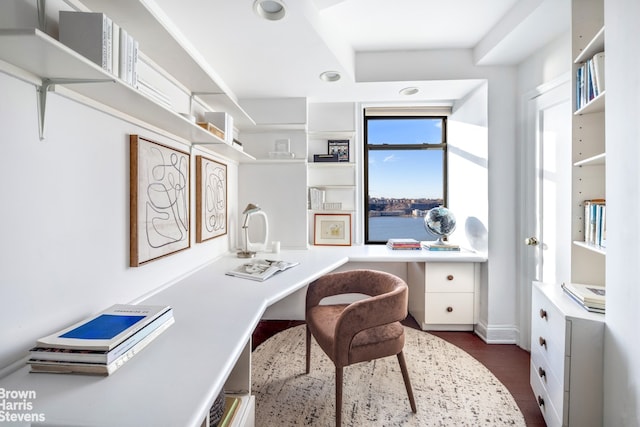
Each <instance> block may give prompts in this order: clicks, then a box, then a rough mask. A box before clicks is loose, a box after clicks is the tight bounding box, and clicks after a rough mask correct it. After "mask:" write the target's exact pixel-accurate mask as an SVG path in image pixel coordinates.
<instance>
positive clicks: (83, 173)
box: [0, 73, 238, 370]
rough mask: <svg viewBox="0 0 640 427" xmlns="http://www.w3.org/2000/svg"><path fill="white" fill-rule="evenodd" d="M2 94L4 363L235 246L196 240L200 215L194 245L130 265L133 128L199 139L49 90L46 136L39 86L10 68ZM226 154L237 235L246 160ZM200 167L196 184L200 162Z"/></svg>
mask: <svg viewBox="0 0 640 427" xmlns="http://www.w3.org/2000/svg"><path fill="white" fill-rule="evenodd" d="M0 93H2V97H3V102H1V103H0V128H1V129H2V134H3V137H2V141H3V159H4V161H3V167H2V168H0V182H2V183H3V184H2V185H1V186H0V196H1V198H2V205H3V209H2V213H1V214H0V215H1V217H0V218H1V222H0V224H2V225H1V226H0V227H1V228H0V230H1V234H2V239H0V253H1V254H2V256H1V257H0V301H2V310H1V311H0V324H2V325H3V327H2V328H0V370H1V369H2V368H3V367H5V366H7V365H8V364H10V363H11V362H13V361H15V360H17V359H19V358H20V357H22V356H24V355H26V351H27V349H28V348H29V347H30V346H32V345H33V343H34V340H35V339H37V338H38V337H40V336H43V335H45V334H48V333H51V332H53V331H55V330H57V329H60V328H62V327H64V326H67V325H68V324H69V323H71V322H73V321H76V320H79V319H81V318H83V317H85V316H87V315H89V314H91V313H94V312H96V311H99V310H101V309H103V308H106V307H107V306H109V305H111V304H114V303H127V302H130V301H133V300H136V299H137V298H138V297H140V296H141V295H144V294H146V293H148V292H151V291H153V290H154V289H156V288H158V287H160V286H163V285H165V284H168V283H171V282H172V281H174V280H176V279H177V278H179V277H181V276H183V275H185V274H187V273H189V272H191V271H193V270H194V269H196V268H198V267H199V266H201V265H203V264H205V263H207V262H208V261H210V260H212V259H213V258H214V257H216V256H217V255H219V254H221V253H223V252H225V251H226V250H228V247H229V237H228V236H229V235H227V236H223V237H219V238H217V239H214V240H211V241H208V242H205V243H201V244H198V243H195V234H194V231H195V222H194V221H195V215H192V216H191V228H192V234H191V248H190V249H187V250H185V251H182V252H180V253H177V254H175V255H172V256H168V257H165V258H163V259H160V260H157V261H154V262H151V263H149V264H146V265H144V266H142V267H138V268H130V267H129V258H128V257H129V249H128V248H129V137H128V135H129V134H135V133H138V134H141V135H143V136H145V137H148V138H150V139H152V140H154V141H157V142H160V143H164V144H166V145H170V146H173V147H175V148H178V149H181V150H184V151H187V152H188V151H189V147H188V146H187V145H185V144H183V143H181V142H179V141H174V140H171V139H169V138H167V137H166V136H163V135H158V134H155V133H153V132H151V131H148V130H145V129H144V128H141V127H140V126H137V125H134V124H132V123H129V122H127V121H124V120H121V119H117V118H115V117H112V116H109V115H107V114H105V113H102V112H100V111H97V110H95V109H92V108H88V107H86V106H84V105H81V104H79V103H77V102H75V101H71V100H69V99H67V98H64V97H62V96H60V95H58V94H50V95H49V101H48V106H47V115H46V124H47V128H46V136H47V137H46V139H45V140H44V141H40V139H39V137H38V120H37V107H36V90H35V87H34V86H33V85H31V84H27V83H24V82H22V81H19V80H17V79H15V78H13V77H10V76H8V75H6V74H3V73H0ZM196 154H207V155H208V156H209V157H213V158H217V157H215V156H213V155H212V154H210V153H208V152H206V151H200V150H198V149H194V151H193V156H195V155H196ZM192 160H193V159H192ZM223 161H224V160H223ZM224 162H225V163H227V164H228V179H229V187H228V194H229V197H230V199H229V212H228V213H229V218H230V219H231V220H230V224H229V225H230V231H229V233H230V234H232V233H233V232H234V227H236V224H235V222H234V221H233V218H236V217H237V207H236V206H237V197H236V194H237V174H238V167H237V164H235V163H232V162H229V161H224ZM192 164H193V162H192ZM191 175H192V176H191V182H192V184H194V183H195V170H194V169H193V167H192V173H191ZM191 205H192V209H195V196H194V195H193V193H192V198H191Z"/></svg>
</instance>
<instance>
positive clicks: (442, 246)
mask: <svg viewBox="0 0 640 427" xmlns="http://www.w3.org/2000/svg"><path fill="white" fill-rule="evenodd" d="M422 246H423V247H424V248H425V249H427V250H430V251H459V250H460V246H458V245H454V244H451V243H437V242H424V243H422Z"/></svg>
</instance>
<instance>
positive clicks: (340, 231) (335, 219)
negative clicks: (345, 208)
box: [313, 214, 351, 246]
mask: <svg viewBox="0 0 640 427" xmlns="http://www.w3.org/2000/svg"><path fill="white" fill-rule="evenodd" d="M313 221H314V233H313V244H314V245H318V246H351V215H350V214H315V215H314V217H313Z"/></svg>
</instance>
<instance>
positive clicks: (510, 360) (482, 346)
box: [253, 316, 546, 427]
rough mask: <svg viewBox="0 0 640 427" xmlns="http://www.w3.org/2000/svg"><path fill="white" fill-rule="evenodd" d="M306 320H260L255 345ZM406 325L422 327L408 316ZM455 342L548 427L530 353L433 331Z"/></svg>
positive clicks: (527, 415) (532, 422)
mask: <svg viewBox="0 0 640 427" xmlns="http://www.w3.org/2000/svg"><path fill="white" fill-rule="evenodd" d="M302 323H304V322H300V321H286V320H284V321H283V320H268V321H261V322H260V323H259V324H258V327H257V328H256V330H255V331H254V333H253V348H256V347H257V346H258V345H260V343H262V342H263V341H264V340H266V339H267V338H269V337H270V336H272V335H273V334H276V333H278V332H280V331H282V330H284V329H287V328H290V327H293V326H297V325H300V324H302ZM404 323H405V325H406V326H410V327H413V328H416V329H419V327H418V324H417V323H416V321H415V320H414V319H413V318H412V317H411V316H409V317H408V318H407V319H406V320H405V322H404ZM430 333H431V334H433V335H436V336H438V337H440V338H442V339H444V340H446V341H448V342H450V343H451V344H454V345H456V346H458V347H460V348H461V349H463V350H464V351H466V352H467V353H469V354H470V355H471V356H473V357H474V358H475V359H476V360H478V361H479V362H480V363H482V364H484V365H485V366H486V367H487V369H489V370H490V371H491V372H493V374H494V375H495V376H496V377H497V378H498V379H499V380H500V381H501V382H502V383H503V384H504V385H505V386H506V387H507V389H508V390H509V392H511V395H512V396H513V397H514V399H515V401H516V403H517V404H518V407H520V410H521V411H522V414H523V415H524V419H525V421H526V423H527V426H532V427H545V426H546V424H545V422H544V419H543V418H542V414H541V413H540V410H539V409H538V404H537V402H536V400H535V397H534V395H533V391H531V386H530V385H529V353H528V352H526V351H524V350H523V349H521V348H520V347H518V346H516V345H512V344H486V343H485V342H484V341H482V340H481V339H480V338H479V337H478V336H477V335H475V334H474V333H473V332H437V331H430Z"/></svg>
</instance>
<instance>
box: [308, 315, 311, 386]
mask: <svg viewBox="0 0 640 427" xmlns="http://www.w3.org/2000/svg"><path fill="white" fill-rule="evenodd" d="M310 369H311V329H309V325H307V374H308V373H309V371H310Z"/></svg>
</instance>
